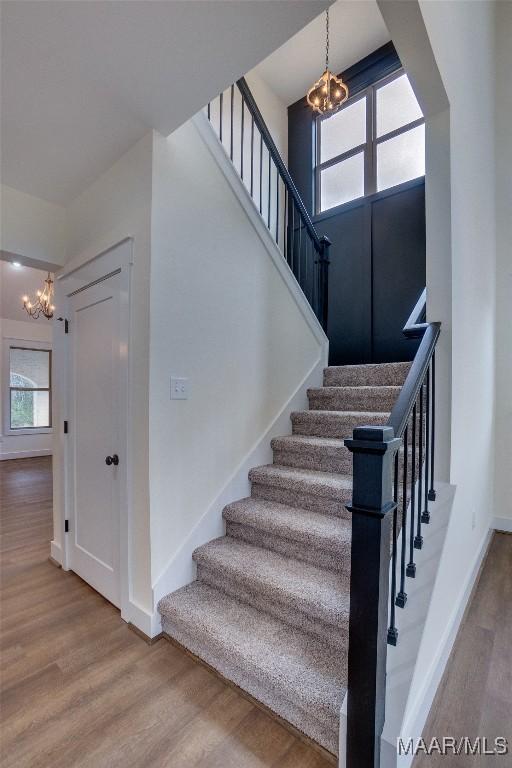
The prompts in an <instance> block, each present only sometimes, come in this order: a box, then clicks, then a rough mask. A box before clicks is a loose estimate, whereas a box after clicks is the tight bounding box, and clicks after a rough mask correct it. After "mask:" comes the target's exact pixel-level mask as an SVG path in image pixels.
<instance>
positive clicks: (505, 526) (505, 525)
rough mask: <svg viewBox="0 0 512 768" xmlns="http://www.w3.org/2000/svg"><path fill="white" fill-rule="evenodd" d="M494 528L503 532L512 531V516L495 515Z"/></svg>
mask: <svg viewBox="0 0 512 768" xmlns="http://www.w3.org/2000/svg"><path fill="white" fill-rule="evenodd" d="M492 528H493V529H494V530H495V531H500V532H501V533H512V517H494V518H493V520H492Z"/></svg>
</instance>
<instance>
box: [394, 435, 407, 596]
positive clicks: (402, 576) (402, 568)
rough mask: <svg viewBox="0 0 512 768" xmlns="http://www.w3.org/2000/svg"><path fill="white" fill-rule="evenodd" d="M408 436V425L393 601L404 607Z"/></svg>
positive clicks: (404, 443) (405, 437)
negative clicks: (397, 580)
mask: <svg viewBox="0 0 512 768" xmlns="http://www.w3.org/2000/svg"><path fill="white" fill-rule="evenodd" d="M408 436H409V427H406V428H405V432H404V440H403V447H404V468H403V476H402V544H401V553H400V591H399V593H398V595H397V596H396V600H395V603H396V605H397V606H398V607H399V608H404V607H405V604H406V602H407V592H406V591H405V550H406V546H407V534H406V529H407V464H408V453H409V445H408Z"/></svg>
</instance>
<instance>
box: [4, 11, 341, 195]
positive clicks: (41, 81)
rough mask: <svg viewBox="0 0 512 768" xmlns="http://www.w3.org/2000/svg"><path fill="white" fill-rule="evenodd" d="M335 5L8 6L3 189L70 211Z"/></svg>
mask: <svg viewBox="0 0 512 768" xmlns="http://www.w3.org/2000/svg"><path fill="white" fill-rule="evenodd" d="M327 5H328V0H293V2H289V0H272V2H268V0H185V1H180V0H163V1H161V2H153V1H152V0H117V2H116V1H115V2H110V1H108V0H96V2H91V1H90V0H74V1H71V0H45V2H39V0H27V1H26V2H19V0H3V2H2V3H1V12H2V25H1V62H0V63H1V71H2V76H1V103H0V108H1V137H2V146H1V149H2V168H1V172H2V182H3V183H4V184H7V185H9V186H12V187H15V188H16V189H20V190H22V191H23V192H27V193H29V194H32V195H36V196H38V197H42V198H45V199H47V200H51V201H53V202H56V203H60V204H67V203H68V202H69V201H70V200H71V199H72V198H73V197H75V196H76V195H77V194H79V193H80V192H81V191H82V190H83V189H84V188H85V187H86V186H87V185H88V184H90V183H91V182H92V181H93V180H94V179H95V178H96V177H97V176H98V175H99V174H100V173H102V172H103V171H105V170H106V169H107V168H109V167H110V166H111V165H112V164H113V163H114V162H115V161H116V160H117V159H118V158H119V157H120V156H121V155H122V154H123V152H125V151H126V150H127V149H128V148H129V147H130V146H132V144H134V142H135V141H137V140H138V139H139V138H141V136H143V135H144V133H145V132H146V131H147V130H148V129H150V128H156V129H157V130H158V131H160V132H161V133H163V134H164V135H167V134H169V133H170V132H171V131H173V130H174V129H175V128H177V127H178V126H179V125H181V124H182V123H183V122H184V121H185V120H187V119H188V118H189V117H191V116H192V115H193V114H194V113H195V112H197V111H198V110H199V109H200V108H201V107H203V106H204V105H205V104H206V103H207V101H208V100H209V99H210V98H212V97H213V96H214V95H216V94H217V93H219V92H220V91H221V90H223V89H224V88H225V87H226V86H227V85H229V84H230V83H232V82H233V81H234V80H235V79H236V78H238V77H240V76H241V75H242V74H244V73H246V72H248V71H249V70H250V69H252V68H253V67H254V66H255V65H256V64H257V63H258V62H260V61H261V60H262V59H263V58H264V57H265V56H268V54H269V53H271V52H272V51H274V50H275V49H276V48H277V47H278V46H280V45H282V43H283V42H284V41H285V40H287V39H288V38H289V37H290V36H291V35H293V34H295V33H296V32H297V31H298V30H299V29H301V28H302V27H303V26H304V25H305V24H307V23H308V22H309V21H311V19H312V18H314V17H315V16H316V15H317V14H318V13H322V11H323V9H324V8H325V7H326V6H327Z"/></svg>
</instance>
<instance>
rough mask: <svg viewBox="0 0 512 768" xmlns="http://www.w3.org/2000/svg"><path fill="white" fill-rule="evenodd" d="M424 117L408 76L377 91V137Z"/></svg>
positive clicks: (393, 81)
mask: <svg viewBox="0 0 512 768" xmlns="http://www.w3.org/2000/svg"><path fill="white" fill-rule="evenodd" d="M420 117H423V113H422V111H421V109H420V106H419V104H418V102H417V101H416V96H415V95H414V91H413V90H412V88H411V84H410V82H409V79H408V77H407V75H402V76H401V77H397V78H396V80H392V81H391V82H390V83H388V84H387V85H383V86H382V88H379V89H378V90H377V136H384V135H385V134H386V133H389V132H390V131H394V130H395V129H396V128H400V127H401V126H402V125H407V124H408V123H412V122H413V120H418V119H419V118H420Z"/></svg>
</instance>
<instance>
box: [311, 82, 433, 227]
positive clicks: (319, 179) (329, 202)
mask: <svg viewBox="0 0 512 768" xmlns="http://www.w3.org/2000/svg"><path fill="white" fill-rule="evenodd" d="M317 128H318V130H317V152H316V157H317V163H316V174H315V177H316V201H317V203H316V209H317V213H321V212H323V211H326V210H329V209H330V208H334V207H336V206H337V205H342V204H343V203H347V202H350V201H351V200H356V199H357V198H360V197H364V196H367V195H372V194H374V193H375V192H381V191H383V190H385V189H389V188H390V187H394V186H397V185H398V184H402V183H404V182H406V181H411V180H412V179H416V178H419V177H421V176H424V175H425V120H424V117H423V114H422V112H421V109H420V106H419V104H418V102H417V100H416V97H415V95H414V92H413V90H412V87H411V84H410V82H409V79H408V77H407V75H406V74H405V73H404V72H403V70H399V71H398V72H395V73H394V74H393V75H391V76H389V77H386V78H384V79H383V80H380V81H379V82H377V83H375V84H374V85H371V86H370V87H369V88H366V89H365V90H364V91H362V92H360V93H358V94H356V95H355V96H354V97H353V98H352V99H349V100H348V101H347V103H346V105H345V106H344V107H342V109H341V110H340V111H339V112H337V113H336V114H335V115H332V117H324V118H318V123H317Z"/></svg>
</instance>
